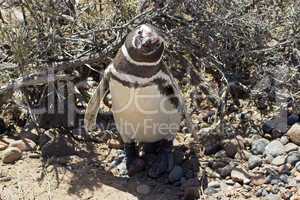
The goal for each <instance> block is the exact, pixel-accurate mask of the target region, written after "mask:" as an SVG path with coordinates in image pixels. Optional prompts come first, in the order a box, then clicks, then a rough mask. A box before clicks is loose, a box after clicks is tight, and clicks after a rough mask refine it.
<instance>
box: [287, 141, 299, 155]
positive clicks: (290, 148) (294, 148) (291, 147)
mask: <svg viewBox="0 0 300 200" xmlns="http://www.w3.org/2000/svg"><path fill="white" fill-rule="evenodd" d="M284 148H285V152H286V153H289V152H292V151H298V149H299V148H298V146H297V145H295V144H294V143H288V144H286V145H285V146H284Z"/></svg>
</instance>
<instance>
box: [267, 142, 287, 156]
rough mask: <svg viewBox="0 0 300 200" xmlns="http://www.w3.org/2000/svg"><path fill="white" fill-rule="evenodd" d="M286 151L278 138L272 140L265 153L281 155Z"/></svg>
mask: <svg viewBox="0 0 300 200" xmlns="http://www.w3.org/2000/svg"><path fill="white" fill-rule="evenodd" d="M284 153H285V149H284V146H283V144H281V143H280V141H278V140H274V141H272V142H270V143H269V144H268V145H267V146H266V148H265V152H264V154H266V155H268V154H269V155H272V156H273V157H277V156H279V155H282V154H284Z"/></svg>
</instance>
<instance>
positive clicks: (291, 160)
mask: <svg viewBox="0 0 300 200" xmlns="http://www.w3.org/2000/svg"><path fill="white" fill-rule="evenodd" d="M298 161H300V152H290V153H289V154H288V156H287V158H286V163H288V164H291V165H292V166H294V165H295V164H296V163H297V162H298Z"/></svg>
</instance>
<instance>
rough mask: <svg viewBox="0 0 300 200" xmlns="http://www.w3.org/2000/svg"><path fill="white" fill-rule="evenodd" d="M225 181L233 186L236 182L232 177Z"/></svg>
mask: <svg viewBox="0 0 300 200" xmlns="http://www.w3.org/2000/svg"><path fill="white" fill-rule="evenodd" d="M225 183H226V184H227V185H231V186H232V185H234V184H235V182H234V181H233V180H231V179H229V180H227V181H226V182H225Z"/></svg>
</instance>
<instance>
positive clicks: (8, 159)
mask: <svg viewBox="0 0 300 200" xmlns="http://www.w3.org/2000/svg"><path fill="white" fill-rule="evenodd" d="M21 157H22V151H21V150H20V149H19V148H16V147H8V148H7V149H6V150H4V151H3V157H2V162H3V163H13V162H15V161H17V160H19V159H20V158H21Z"/></svg>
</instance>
